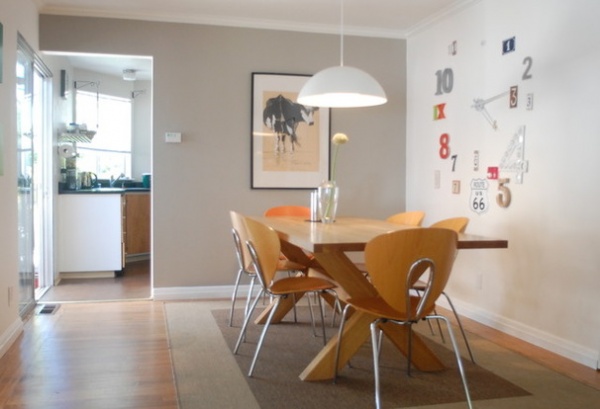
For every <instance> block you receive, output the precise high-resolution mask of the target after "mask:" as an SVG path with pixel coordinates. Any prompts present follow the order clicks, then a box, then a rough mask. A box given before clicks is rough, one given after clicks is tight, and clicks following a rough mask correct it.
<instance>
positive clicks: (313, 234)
mask: <svg viewBox="0 0 600 409" xmlns="http://www.w3.org/2000/svg"><path fill="white" fill-rule="evenodd" d="M253 219H255V220H258V221H260V222H262V223H264V224H266V225H268V226H271V227H272V228H273V229H274V230H275V231H277V233H278V234H279V236H280V238H281V239H282V240H285V241H287V242H289V243H292V244H294V245H296V246H298V247H301V248H303V249H305V250H308V251H311V252H313V253H315V252H327V251H364V249H365V245H366V243H367V242H368V241H369V240H371V239H372V238H374V237H376V236H378V235H380V234H384V233H388V232H391V231H395V230H401V229H409V228H414V227H412V226H404V225H399V224H393V223H388V222H386V221H384V220H377V219H363V218H355V217H340V218H338V219H336V221H335V222H334V223H332V224H323V223H320V222H311V221H307V220H306V219H304V218H301V217H292V216H281V217H253ZM458 248H459V249H503V248H508V241H507V240H503V239H495V238H489V237H484V236H478V235H473V234H459V235H458Z"/></svg>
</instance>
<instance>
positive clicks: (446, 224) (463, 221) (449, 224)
mask: <svg viewBox="0 0 600 409" xmlns="http://www.w3.org/2000/svg"><path fill="white" fill-rule="evenodd" d="M468 224H469V218H468V217H451V218H450V219H444V220H440V221H438V222H435V223H433V224H432V225H431V226H429V227H441V228H443V229H450V230H454V231H455V232H457V233H464V232H465V230H467V225H468Z"/></svg>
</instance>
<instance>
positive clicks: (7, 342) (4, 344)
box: [0, 318, 23, 358]
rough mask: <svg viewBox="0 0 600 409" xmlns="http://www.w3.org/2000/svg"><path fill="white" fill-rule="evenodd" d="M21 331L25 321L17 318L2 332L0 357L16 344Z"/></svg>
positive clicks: (0, 335) (0, 336)
mask: <svg viewBox="0 0 600 409" xmlns="http://www.w3.org/2000/svg"><path fill="white" fill-rule="evenodd" d="M21 332H23V321H21V318H17V319H16V320H15V321H14V322H13V323H12V325H10V326H9V327H8V328H7V329H6V331H4V333H3V334H0V358H2V357H3V356H4V354H5V353H6V351H8V349H9V348H10V347H11V346H12V344H14V342H15V341H16V340H17V338H18V337H19V335H21Z"/></svg>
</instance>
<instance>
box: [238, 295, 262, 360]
mask: <svg viewBox="0 0 600 409" xmlns="http://www.w3.org/2000/svg"><path fill="white" fill-rule="evenodd" d="M263 292H264V291H263V290H261V291H260V292H259V293H258V294H257V295H256V298H255V299H254V302H253V303H252V306H251V307H250V310H249V311H248V314H246V316H245V317H244V323H243V324H242V329H241V330H240V335H239V336H238V340H237V342H236V343H235V347H234V348H233V354H234V355H235V354H237V352H238V349H240V345H241V344H242V341H243V340H244V338H245V337H246V329H247V328H248V323H249V322H250V318H251V317H252V313H253V312H254V309H255V308H256V304H258V301H259V300H260V298H261V297H262V295H263Z"/></svg>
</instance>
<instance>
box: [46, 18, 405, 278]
mask: <svg viewBox="0 0 600 409" xmlns="http://www.w3.org/2000/svg"><path fill="white" fill-rule="evenodd" d="M40 49H41V50H44V51H72V52H93V53H108V54H128V55H145V56H152V57H153V58H154V77H153V122H152V123H153V143H152V153H153V169H152V174H153V214H152V223H153V250H152V252H153V268H154V287H155V288H169V287H172V288H180V287H195V286H199V287H200V286H211V285H228V284H231V283H232V279H233V275H234V269H235V260H234V255H233V248H232V240H231V237H230V233H229V231H230V222H229V214H228V211H229V210H230V209H236V210H238V211H241V212H243V213H246V214H249V215H253V214H260V213H262V211H263V210H264V209H266V208H267V207H270V206H273V205H278V204H285V203H298V204H308V198H309V193H308V191H306V190H252V189H250V105H251V95H250V94H251V73H252V72H272V73H297V74H313V73H315V72H317V71H318V70H320V69H322V68H325V67H327V66H331V65H336V64H338V63H339V60H338V59H339V37H338V36H334V35H321V34H303V33H296V32H282V31H270V30H256V29H238V28H224V27H214V26H203V25H191V24H172V23H155V22H142V21H128V20H117V19H101V18H78V17H66V16H51V15H42V16H40ZM345 63H346V64H347V65H353V66H357V67H360V68H362V69H364V70H366V71H368V72H370V73H371V74H372V75H373V76H375V77H376V78H377V79H378V80H379V81H380V82H381V84H382V85H383V87H384V88H385V90H386V92H387V94H388V98H389V102H388V104H386V105H384V106H381V107H373V108H356V109H348V110H339V109H338V110H333V112H332V115H331V132H332V134H333V133H335V132H345V133H346V134H348V136H349V138H350V142H349V143H348V144H347V145H345V146H344V148H343V151H342V152H340V158H339V163H338V170H337V172H338V176H337V180H338V182H339V184H340V186H341V199H340V210H339V212H340V214H342V215H360V216H367V217H385V216H386V215H388V214H390V213H393V212H397V211H401V210H404V202H405V199H404V191H405V181H404V169H405V127H406V125H405V112H406V106H405V104H406V101H405V85H406V84H405V83H406V44H405V41H403V40H390V39H375V38H357V37H347V38H346V39H345ZM166 131H178V132H182V134H183V143H181V144H179V145H177V144H165V143H164V133H165V132H166Z"/></svg>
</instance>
